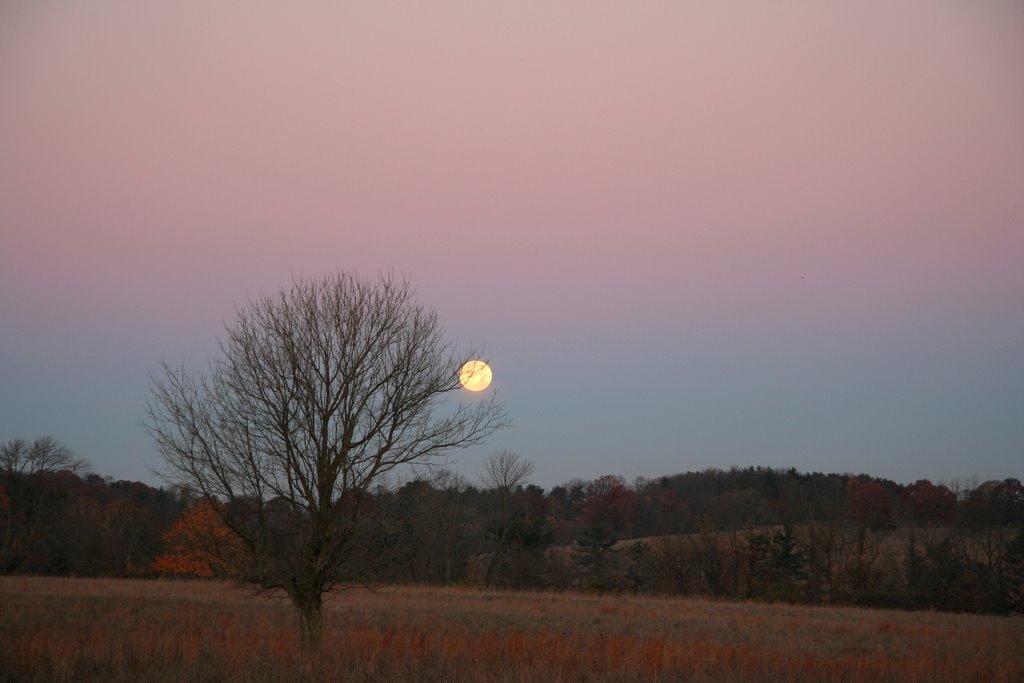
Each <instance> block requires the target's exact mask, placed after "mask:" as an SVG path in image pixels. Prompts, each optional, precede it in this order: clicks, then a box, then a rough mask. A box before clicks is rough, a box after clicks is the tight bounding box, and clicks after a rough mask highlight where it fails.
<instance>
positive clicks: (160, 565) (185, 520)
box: [153, 500, 241, 576]
mask: <svg viewBox="0 0 1024 683" xmlns="http://www.w3.org/2000/svg"><path fill="white" fill-rule="evenodd" d="M163 540H164V552H162V553H161V554H160V555H158V556H157V557H156V559H155V560H154V561H153V571H155V572H157V573H159V574H163V575H179V576H229V575H231V574H232V573H233V571H234V570H235V569H236V568H237V560H238V558H239V554H240V551H241V548H240V546H239V540H238V538H237V537H236V536H235V535H234V534H233V533H232V531H231V530H230V529H229V528H227V527H226V526H225V525H224V522H223V520H222V519H221V515H220V512H218V510H217V507H216V506H215V504H214V503H211V502H210V501H208V500H201V501H199V502H198V503H196V504H195V505H193V506H192V507H191V508H189V509H188V510H186V511H185V512H184V513H183V514H182V516H181V519H180V520H178V521H177V522H175V524H174V525H173V526H172V527H171V528H170V529H169V530H168V531H167V533H166V534H164V537H163Z"/></svg>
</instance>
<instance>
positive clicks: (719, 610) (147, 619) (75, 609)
mask: <svg viewBox="0 0 1024 683" xmlns="http://www.w3.org/2000/svg"><path fill="white" fill-rule="evenodd" d="M1021 643H1024V620H1022V619H1019V618H1017V619H1011V618H998V617H982V616H973V615H951V614H942V613H903V612H892V611H881V610H861V609H851V608H824V607H792V606H785V605H767V604H748V603H729V602H715V601H710V600H694V599H677V598H649V597H595V596H588V595H580V594H571V593H561V594H550V593H548V594H545V593H496V592H486V591H481V590H475V589H452V588H423V587H386V588H381V589H379V590H377V591H374V592H369V591H351V592H347V593H343V594H340V595H337V596H336V597H335V598H334V599H333V600H332V601H331V602H330V603H329V604H328V608H327V614H326V625H325V634H324V646H323V648H322V652H321V653H319V655H317V656H315V657H309V658H305V659H303V658H302V657H300V656H299V655H298V653H297V650H298V627H297V622H296V617H295V615H294V614H293V610H292V608H291V607H290V605H289V604H288V603H287V602H285V601H283V600H280V599H266V598H260V597H254V596H253V595H251V594H250V593H247V592H245V591H243V590H238V589H233V588H231V587H229V586H226V585H224V584H220V583H215V582H181V581H170V580H166V581H142V580H134V581H129V580H94V579H47V578H27V577H3V578H0V680H3V681H103V682H104V683H117V682H120V681H166V680H175V681H319V680H351V681H392V680H409V681H412V680H416V681H549V680H558V681H641V680H642V681H679V680H685V681H735V680H745V681H808V680H814V681H865V682H867V681H922V682H923V681H994V682H997V683H998V682H1010V681H1022V680H1024V647H1022V646H1021Z"/></svg>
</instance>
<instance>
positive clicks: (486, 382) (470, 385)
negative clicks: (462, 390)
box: [459, 360, 492, 391]
mask: <svg viewBox="0 0 1024 683" xmlns="http://www.w3.org/2000/svg"><path fill="white" fill-rule="evenodd" d="M491 376H492V374H491V366H489V365H488V364H487V363H485V362H483V361H482V360H471V361H469V362H468V363H466V364H465V365H463V366H462V367H461V368H459V382H461V383H462V386H464V387H466V388H467V389H469V390H470V391H483V390H484V389H486V388H487V387H489V386H490V385H491Z"/></svg>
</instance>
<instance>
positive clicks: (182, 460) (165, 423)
mask: <svg viewBox="0 0 1024 683" xmlns="http://www.w3.org/2000/svg"><path fill="white" fill-rule="evenodd" d="M472 357H473V355H472V354H468V353H467V354H462V355H459V354H457V352H456V351H455V349H454V347H453V345H452V344H451V343H450V342H448V341H446V340H445V338H444V331H443V329H442V328H441V326H440V325H439V323H438V320H437V316H436V314H435V313H434V312H433V311H431V310H428V309H424V308H423V307H422V306H421V305H419V304H418V303H417V302H416V301H415V299H414V292H413V289H412V287H411V286H410V285H409V283H408V281H404V280H402V281H396V280H395V279H393V278H392V277H390V276H380V277H378V279H377V280H376V281H367V280H363V279H360V278H358V277H356V276H354V275H350V274H338V275H335V276H329V277H325V278H323V279H318V280H297V281H295V282H294V283H293V284H292V286H291V288H290V289H288V290H282V291H281V292H279V293H277V294H275V295H262V296H260V297H258V298H257V299H255V300H253V301H251V302H250V303H249V304H248V305H247V306H246V307H244V308H242V309H241V310H239V311H238V314H237V320H236V321H235V323H234V324H233V325H229V326H227V327H226V338H225V339H223V340H221V343H220V354H219V355H218V356H217V357H216V358H215V359H214V360H212V361H211V363H210V367H209V371H208V373H207V374H206V375H203V376H195V375H192V374H189V373H187V372H186V371H185V370H184V369H183V368H172V367H169V366H168V365H167V364H166V363H165V364H164V366H163V369H164V375H163V377H161V378H153V379H151V381H150V389H151V397H150V400H149V402H148V405H147V415H148V421H147V427H148V428H149V430H150V432H151V434H152V435H153V436H154V438H155V440H156V442H157V444H158V447H159V450H160V452H161V454H162V455H163V458H164V460H165V462H166V464H167V467H168V470H169V475H170V476H171V477H173V478H175V479H177V480H179V481H181V482H182V483H185V484H187V485H189V486H191V487H193V488H194V489H196V490H197V491H199V492H200V493H201V494H202V495H203V496H205V497H207V498H209V499H211V500H214V501H219V502H221V503H223V504H218V505H216V509H217V510H218V511H219V513H220V515H221V516H222V519H223V521H224V523H225V524H226V525H227V526H228V528H230V529H231V530H232V532H234V534H236V535H237V536H238V538H239V539H240V540H241V544H242V546H243V549H244V550H243V553H242V554H243V557H244V564H243V566H241V567H240V568H239V571H240V574H241V575H242V578H244V579H245V580H247V581H250V582H253V583H254V584H256V585H258V586H260V587H261V588H263V589H267V590H270V589H279V590H282V591H284V592H285V593H286V594H287V595H288V597H289V598H290V599H291V601H292V603H293V604H294V605H295V607H296V608H297V609H298V612H299V616H300V625H301V637H302V644H303V647H304V648H311V647H313V648H315V647H317V646H318V645H319V642H320V636H321V633H322V629H323V617H322V614H323V609H322V607H323V595H324V593H326V592H327V591H329V590H331V589H332V588H335V587H338V586H339V585H340V584H341V581H342V580H343V579H344V578H345V576H344V573H343V572H344V570H345V568H346V566H347V565H349V563H350V560H351V559H352V557H353V553H355V552H356V551H358V550H359V549H360V548H361V547H363V546H365V542H366V541H367V540H368V539H367V536H366V535H365V534H364V533H363V529H362V527H361V524H360V522H361V520H362V519H363V518H364V517H365V514H364V512H365V508H366V506H367V505H368V504H369V502H370V498H371V496H370V495H369V493H368V492H369V489H370V487H371V485H374V486H376V485H379V484H380V483H381V482H382V481H383V478H384V476H385V475H387V474H388V473H389V472H392V471H393V470H395V468H398V467H401V466H403V465H408V464H437V463H439V462H442V461H443V458H444V456H445V455H446V454H447V453H448V452H449V451H450V450H451V449H453V448H460V447H465V446H469V445H472V444H477V443H480V442H482V441H483V440H484V439H485V438H486V437H487V436H488V435H490V434H491V433H492V432H493V431H494V430H495V429H497V428H499V427H501V426H503V425H504V424H505V423H506V422H507V420H506V418H505V413H504V411H503V409H502V408H501V406H500V405H498V404H497V403H495V401H494V397H493V396H492V397H491V398H490V400H485V401H477V402H474V403H472V404H469V405H467V404H462V403H459V404H457V405H450V404H442V399H443V398H444V396H445V395H446V394H448V393H449V392H452V391H454V390H456V389H458V388H459V386H460V385H459V381H458V369H459V367H460V366H461V365H462V364H463V363H464V362H465V361H467V360H469V359H470V358H472Z"/></svg>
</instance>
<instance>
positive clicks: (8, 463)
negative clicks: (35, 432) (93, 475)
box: [0, 436, 88, 475]
mask: <svg viewBox="0 0 1024 683" xmlns="http://www.w3.org/2000/svg"><path fill="white" fill-rule="evenodd" d="M85 469H88V463H86V461H85V460H82V459H80V458H76V457H75V454H74V452H73V451H72V450H71V449H70V448H68V447H67V446H65V445H64V444H62V443H60V442H59V441H57V440H56V439H54V438H53V437H51V436H41V437H39V438H38V439H36V440H35V441H33V442H32V443H31V444H29V443H28V442H27V441H25V440H24V439H11V440H10V441H8V442H6V443H4V444H3V445H0V472H3V473H4V474H7V475H29V474H44V473H47V472H61V471H64V470H70V471H72V472H78V471H81V470H85Z"/></svg>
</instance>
